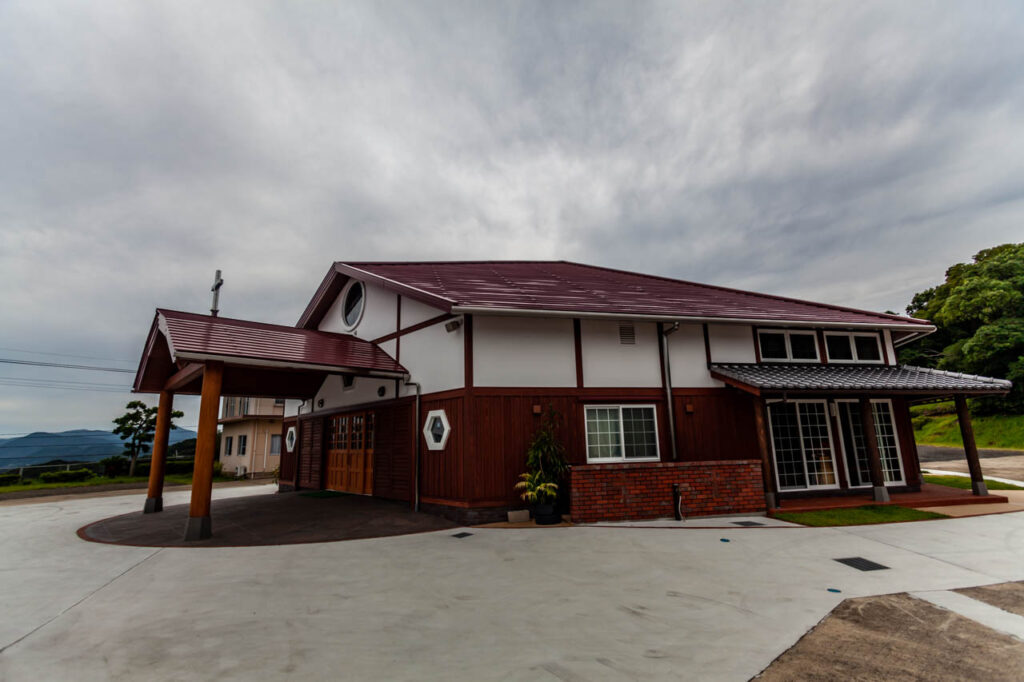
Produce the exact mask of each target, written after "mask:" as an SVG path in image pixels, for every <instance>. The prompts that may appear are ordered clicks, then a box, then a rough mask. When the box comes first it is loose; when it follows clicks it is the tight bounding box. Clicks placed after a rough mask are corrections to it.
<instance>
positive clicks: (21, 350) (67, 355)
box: [0, 348, 132, 365]
mask: <svg viewBox="0 0 1024 682" xmlns="http://www.w3.org/2000/svg"><path fill="white" fill-rule="evenodd" d="M0 351H5V352H11V353H28V354H29V355H52V356H54V357H59V358H80V359H83V360H104V361H106V362H120V363H122V364H125V365H130V364H132V361H131V360H115V359H114V358H98V357H96V356H95V355H71V354H70V353H44V352H43V351H40V350H28V349H25V348H0Z"/></svg>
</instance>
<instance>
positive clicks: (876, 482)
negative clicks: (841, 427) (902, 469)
mask: <svg viewBox="0 0 1024 682" xmlns="http://www.w3.org/2000/svg"><path fill="white" fill-rule="evenodd" d="M860 417H861V428H862V429H863V431H864V448H865V449H866V450H867V454H868V468H869V469H870V470H871V485H872V487H873V496H874V499H875V502H888V501H889V491H888V490H886V488H885V474H884V473H882V457H881V455H880V454H879V453H878V432H876V431H875V412H874V409H873V408H872V407H871V399H870V398H861V399H860Z"/></svg>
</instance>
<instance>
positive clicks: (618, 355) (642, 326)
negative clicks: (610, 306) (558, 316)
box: [580, 319, 661, 387]
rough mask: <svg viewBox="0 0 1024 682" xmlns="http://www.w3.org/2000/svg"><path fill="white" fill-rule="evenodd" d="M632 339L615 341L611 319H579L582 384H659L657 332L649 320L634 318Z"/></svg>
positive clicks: (615, 330) (616, 335)
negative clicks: (634, 333) (626, 342)
mask: <svg viewBox="0 0 1024 682" xmlns="http://www.w3.org/2000/svg"><path fill="white" fill-rule="evenodd" d="M635 328H636V343H635V344H633V345H628V344H622V343H620V342H619V323H618V322H617V321H615V320H586V319H584V320H582V321H581V327H580V329H581V332H582V335H581V339H582V346H583V385H584V386H588V387H589V386H618V387H651V386H654V387H657V386H661V360H660V359H659V357H658V333H657V327H656V326H655V324H654V323H653V322H636V323H635Z"/></svg>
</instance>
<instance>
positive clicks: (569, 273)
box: [298, 261, 932, 332]
mask: <svg viewBox="0 0 1024 682" xmlns="http://www.w3.org/2000/svg"><path fill="white" fill-rule="evenodd" d="M349 277H355V278H357V279H362V280H366V281H370V282H374V283H376V284H380V285H381V286H384V287H386V288H389V289H392V290H395V291H397V292H399V293H401V294H402V295H404V296H409V297H411V298H416V299H418V300H421V301H423V302H425V303H429V304H431V305H434V306H436V307H438V308H440V309H442V310H445V311H449V312H460V311H462V310H463V309H468V310H470V311H486V310H493V311H495V312H500V311H503V310H504V311H538V312H551V313H556V312H557V313H582V314H598V315H609V316H621V317H630V316H633V317H640V316H652V317H662V318H697V319H716V318H720V319H731V320H753V321H757V320H764V321H766V322H777V323H780V322H795V323H819V324H835V325H888V326H894V325H905V326H909V327H916V328H917V329H920V330H921V331H925V332H927V331H930V330H931V329H932V328H931V326H930V324H929V323H928V322H927V321H925V320H918V319H915V318H910V317H902V316H899V315H890V314H886V313H875V312H870V311H866V310H858V309H855V308H847V307H844V306H837V305H830V304H827V303H814V302H811V301H802V300H798V299H794V298H787V297H783V296H773V295H770V294H759V293H754V292H749V291H741V290H739V289H729V288H726V287H720V286H714V285H709V284H698V283H695V282H687V281H684V280H678V279H670V278H667V277H658V276H655V275H645V274H639V273H634V272H626V271H623V270H613V269H610V268H603V267H597V266H593V265H583V264H580V263H570V262H567V261H454V262H434V263H402V262H356V263H341V262H339V263H335V264H334V267H332V268H331V270H330V271H329V272H328V274H327V277H325V278H324V281H323V283H322V284H321V285H320V288H319V289H318V290H317V293H316V295H314V297H313V300H312V301H310V304H309V306H308V307H307V308H306V311H305V312H304V313H303V315H302V318H301V319H300V320H299V322H298V326H300V327H315V326H316V325H317V324H318V323H319V321H320V320H321V319H322V318H323V315H324V314H325V313H326V310H327V308H328V307H329V306H330V304H331V302H332V301H333V299H334V297H335V296H336V295H337V292H338V291H340V289H341V286H342V284H343V283H344V281H345V280H346V279H347V278H349Z"/></svg>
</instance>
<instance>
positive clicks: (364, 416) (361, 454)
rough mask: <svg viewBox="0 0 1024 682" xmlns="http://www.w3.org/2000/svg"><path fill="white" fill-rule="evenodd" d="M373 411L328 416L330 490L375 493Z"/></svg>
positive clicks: (328, 486) (328, 473)
mask: <svg viewBox="0 0 1024 682" xmlns="http://www.w3.org/2000/svg"><path fill="white" fill-rule="evenodd" d="M373 421H374V420H373V412H372V411H363V412H349V413H346V414H339V415H336V416H334V417H328V418H327V480H326V486H325V487H326V488H327V489H328V490H337V491H340V492H345V493H356V494H358V495H372V494H373V435H374V434H373V426H374V425H373Z"/></svg>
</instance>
